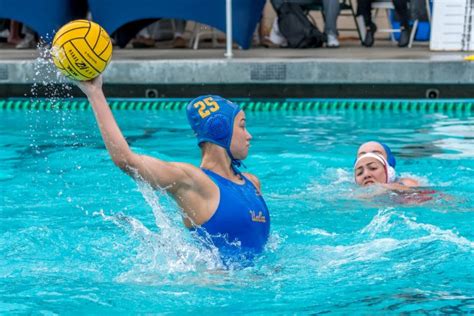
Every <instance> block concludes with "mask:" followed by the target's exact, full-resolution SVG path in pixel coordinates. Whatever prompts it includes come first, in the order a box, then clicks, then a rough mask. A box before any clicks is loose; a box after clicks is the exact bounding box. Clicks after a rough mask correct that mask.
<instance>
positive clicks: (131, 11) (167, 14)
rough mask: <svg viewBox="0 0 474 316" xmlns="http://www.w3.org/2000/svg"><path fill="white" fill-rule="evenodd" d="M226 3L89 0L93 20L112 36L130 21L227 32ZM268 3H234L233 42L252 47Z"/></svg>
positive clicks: (254, 0)
mask: <svg viewBox="0 0 474 316" xmlns="http://www.w3.org/2000/svg"><path fill="white" fill-rule="evenodd" d="M225 4H226V1H225V0H89V6H90V9H91V12H92V17H93V19H94V21H96V22H97V23H99V24H100V25H102V26H103V27H104V28H105V29H106V30H107V32H109V33H112V32H114V31H116V30H117V29H118V28H119V27H120V26H122V25H124V24H126V23H127V22H131V21H135V20H141V19H153V18H176V19H182V20H192V21H196V22H199V23H203V24H207V25H210V26H212V27H215V28H217V29H219V30H221V31H223V32H225ZM264 5H265V0H233V1H232V11H233V14H232V16H233V21H232V22H233V23H232V29H233V32H232V33H233V34H232V35H233V39H234V41H235V42H237V43H238V44H239V45H240V46H242V48H244V49H247V48H249V47H250V44H251V41H252V35H253V32H254V31H255V27H256V26H257V24H258V22H259V21H260V18H261V16H262V11H263V7H264Z"/></svg>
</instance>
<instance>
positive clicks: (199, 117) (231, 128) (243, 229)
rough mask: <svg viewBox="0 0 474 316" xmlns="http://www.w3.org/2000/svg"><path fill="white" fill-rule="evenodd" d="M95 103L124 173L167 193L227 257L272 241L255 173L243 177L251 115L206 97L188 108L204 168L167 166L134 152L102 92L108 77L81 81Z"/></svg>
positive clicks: (104, 135) (105, 137) (112, 152)
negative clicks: (247, 122) (241, 166)
mask: <svg viewBox="0 0 474 316" xmlns="http://www.w3.org/2000/svg"><path fill="white" fill-rule="evenodd" d="M77 84H78V86H79V88H80V89H81V90H82V91H83V92H84V93H85V94H86V96H87V97H88V99H89V102H90V103H91V105H92V108H93V110H94V114H95V117H96V120H97V123H98V125H99V129H100V132H101V134H102V138H103V140H104V143H105V146H106V147H107V150H108V152H109V154H110V156H111V158H112V160H113V162H114V163H115V164H116V165H117V166H118V167H119V168H120V169H122V170H123V171H125V172H126V173H127V174H129V175H130V176H132V177H134V178H135V179H138V180H144V181H146V182H148V183H149V184H150V185H151V186H152V187H154V188H157V189H158V188H159V189H163V188H164V189H165V190H166V191H167V192H168V193H170V195H171V196H172V197H173V198H174V199H175V200H176V202H177V203H178V205H179V206H180V207H181V208H182V209H183V220H184V223H185V225H186V226H187V227H188V228H190V229H192V230H196V232H197V233H198V234H200V235H202V236H204V237H205V238H206V240H209V241H210V242H212V243H213V244H214V245H215V246H217V247H218V248H219V250H220V251H221V253H225V254H227V253H232V254H235V253H238V254H239V255H240V254H242V253H253V254H254V253H258V252H260V251H262V249H263V248H264V246H265V243H266V242H267V240H268V236H269V231H270V215H269V212H268V209H267V206H266V204H265V201H264V199H263V197H262V195H261V191H260V182H259V180H258V179H257V177H255V176H254V175H251V174H248V173H241V172H240V171H239V169H238V168H239V167H240V165H241V160H243V159H245V158H246V157H247V155H248V150H249V146H250V140H251V139H252V136H251V135H250V133H249V132H248V131H247V128H246V121H245V113H244V111H242V110H241V109H240V108H239V106H238V105H237V104H235V103H232V102H230V101H228V100H226V99H223V98H221V97H219V96H200V97H198V98H196V99H194V100H192V101H191V102H190V103H189V104H188V106H187V117H188V121H189V123H190V125H191V127H192V129H193V130H194V132H195V134H196V137H197V140H198V144H199V147H200V148H201V153H202V157H201V165H200V167H199V168H198V167H195V166H193V165H190V164H187V163H179V162H165V161H162V160H160V159H156V158H153V157H150V156H146V155H139V154H136V153H134V152H133V151H132V150H131V149H130V147H129V145H128V144H127V142H126V140H125V138H124V137H123V135H122V132H121V131H120V129H119V127H118V125H117V123H116V121H115V119H114V116H113V114H112V111H111V110H110V108H109V105H108V104H107V101H106V99H105V96H104V93H103V91H102V77H101V76H99V77H98V78H96V79H94V80H92V81H86V82H78V83H77Z"/></svg>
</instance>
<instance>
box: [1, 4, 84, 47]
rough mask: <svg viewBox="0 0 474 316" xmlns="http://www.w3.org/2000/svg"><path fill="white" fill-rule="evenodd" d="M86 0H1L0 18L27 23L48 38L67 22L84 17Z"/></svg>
mask: <svg viewBox="0 0 474 316" xmlns="http://www.w3.org/2000/svg"><path fill="white" fill-rule="evenodd" d="M86 10H87V2H86V1H85V0H0V18H5V19H11V20H16V21H19V22H22V23H24V24H26V25H27V26H29V27H31V28H32V29H33V30H35V31H36V32H38V33H39V35H40V36H41V37H43V38H44V39H46V40H51V39H52V38H53V37H54V33H55V32H56V31H57V30H58V29H59V28H60V27H61V26H63V25H64V24H66V23H67V22H69V21H71V20H74V19H78V18H81V17H82V18H83V17H84V16H85V12H86Z"/></svg>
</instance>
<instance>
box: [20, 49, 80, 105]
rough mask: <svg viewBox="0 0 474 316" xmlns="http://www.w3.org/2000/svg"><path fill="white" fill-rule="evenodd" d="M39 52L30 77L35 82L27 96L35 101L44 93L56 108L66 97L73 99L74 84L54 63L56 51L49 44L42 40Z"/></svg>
mask: <svg viewBox="0 0 474 316" xmlns="http://www.w3.org/2000/svg"><path fill="white" fill-rule="evenodd" d="M37 52H38V57H37V58H36V59H35V60H34V62H33V65H32V67H33V69H32V73H31V78H30V79H31V80H32V81H33V84H32V86H31V90H30V94H25V97H30V101H31V102H34V101H36V99H37V98H39V97H42V96H43V95H44V96H46V101H47V102H49V103H50V104H51V106H52V108H55V107H56V106H57V104H58V103H60V102H62V101H63V100H64V99H72V97H73V96H72V87H73V84H72V83H71V81H69V80H68V79H67V78H66V77H65V76H64V75H63V74H61V72H60V71H59V70H58V69H57V68H56V66H55V65H54V63H53V60H52V57H51V54H52V53H54V51H53V50H52V49H51V48H50V47H49V45H47V44H45V42H42V41H40V42H39V43H38V45H37Z"/></svg>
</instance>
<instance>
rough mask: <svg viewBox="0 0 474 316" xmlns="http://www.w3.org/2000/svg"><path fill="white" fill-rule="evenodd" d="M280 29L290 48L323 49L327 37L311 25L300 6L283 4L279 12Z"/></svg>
mask: <svg viewBox="0 0 474 316" xmlns="http://www.w3.org/2000/svg"><path fill="white" fill-rule="evenodd" d="M278 27H279V29H280V33H281V34H283V36H284V37H285V38H286V40H287V41H288V47H290V48H314V47H321V46H323V43H324V42H326V35H325V34H324V33H321V32H320V31H319V30H318V28H317V27H316V26H315V25H314V24H313V23H311V21H310V20H309V19H308V17H307V16H306V14H304V11H303V9H302V8H301V6H300V5H298V4H294V3H283V4H282V5H281V7H280V8H279V10H278Z"/></svg>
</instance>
